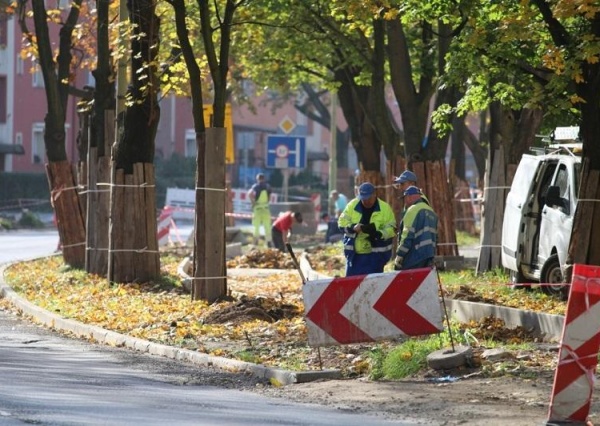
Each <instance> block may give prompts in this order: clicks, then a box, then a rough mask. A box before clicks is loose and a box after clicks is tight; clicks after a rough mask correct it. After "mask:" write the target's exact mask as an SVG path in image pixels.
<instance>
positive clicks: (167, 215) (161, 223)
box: [156, 206, 175, 247]
mask: <svg viewBox="0 0 600 426" xmlns="http://www.w3.org/2000/svg"><path fill="white" fill-rule="evenodd" d="M174 210H175V209H174V208H173V207H171V206H165V207H164V208H163V209H162V211H161V212H160V216H159V217H158V226H157V228H158V230H157V232H156V238H157V239H158V246H159V247H160V246H164V245H166V244H168V243H169V235H170V232H171V226H174V223H173V212H174Z"/></svg>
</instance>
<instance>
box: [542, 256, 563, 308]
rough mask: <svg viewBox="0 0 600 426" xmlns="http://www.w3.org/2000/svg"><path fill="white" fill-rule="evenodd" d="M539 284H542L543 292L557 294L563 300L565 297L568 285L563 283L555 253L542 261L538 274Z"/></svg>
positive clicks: (551, 294)
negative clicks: (542, 265)
mask: <svg viewBox="0 0 600 426" xmlns="http://www.w3.org/2000/svg"><path fill="white" fill-rule="evenodd" d="M540 284H542V291H543V292H544V293H546V294H548V295H550V296H559V297H560V298H561V299H563V300H566V299H567V297H568V290H569V286H568V285H567V284H565V279H564V276H563V273H562V270H561V269H560V262H559V261H558V255H557V254H553V255H552V256H550V257H549V258H548V260H547V261H546V263H544V267H543V268H542V272H541V274H540Z"/></svg>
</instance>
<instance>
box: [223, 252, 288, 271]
mask: <svg viewBox="0 0 600 426" xmlns="http://www.w3.org/2000/svg"><path fill="white" fill-rule="evenodd" d="M227 267H228V268H260V269H294V268H295V265H294V262H293V261H292V258H291V257H290V255H289V254H286V253H282V252H280V251H279V250H277V249H270V248H269V249H257V248H255V249H252V250H250V251H249V252H248V253H246V254H245V255H242V256H238V257H235V258H233V259H231V260H229V261H228V262H227Z"/></svg>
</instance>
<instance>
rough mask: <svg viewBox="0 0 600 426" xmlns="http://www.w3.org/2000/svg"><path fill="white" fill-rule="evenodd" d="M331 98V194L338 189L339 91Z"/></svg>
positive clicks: (328, 203)
mask: <svg viewBox="0 0 600 426" xmlns="http://www.w3.org/2000/svg"><path fill="white" fill-rule="evenodd" d="M329 93H330V98H331V112H330V113H329V115H330V116H331V122H330V123H329V135H330V139H329V194H331V191H333V190H334V189H337V93H335V92H329ZM330 203H331V199H330V198H329V196H328V197H327V206H328V211H329V213H334V212H335V209H334V208H333V206H332V205H330Z"/></svg>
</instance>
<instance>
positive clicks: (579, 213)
mask: <svg viewBox="0 0 600 426" xmlns="http://www.w3.org/2000/svg"><path fill="white" fill-rule="evenodd" d="M595 22H596V24H597V25H595V26H594V29H595V30H596V32H597V33H599V32H600V19H596V21H595ZM582 68H583V74H584V75H585V79H584V80H583V82H582V83H580V84H578V85H577V94H578V95H579V96H580V97H581V98H582V99H584V102H582V103H581V105H582V107H581V126H580V130H579V135H580V137H581V139H582V141H583V167H582V172H581V184H580V187H579V194H578V198H579V201H578V202H577V210H576V211H575V217H574V219H573V232H572V233H571V242H570V244H569V254H568V258H567V264H568V268H567V271H566V277H567V280H568V281H570V280H571V274H572V265H573V264H575V263H580V264H584V265H600V244H598V241H600V202H598V200H600V147H599V146H598V139H597V138H598V135H600V91H599V88H598V82H599V81H600V65H599V64H597V63H595V64H592V63H585V64H583V66H582Z"/></svg>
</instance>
